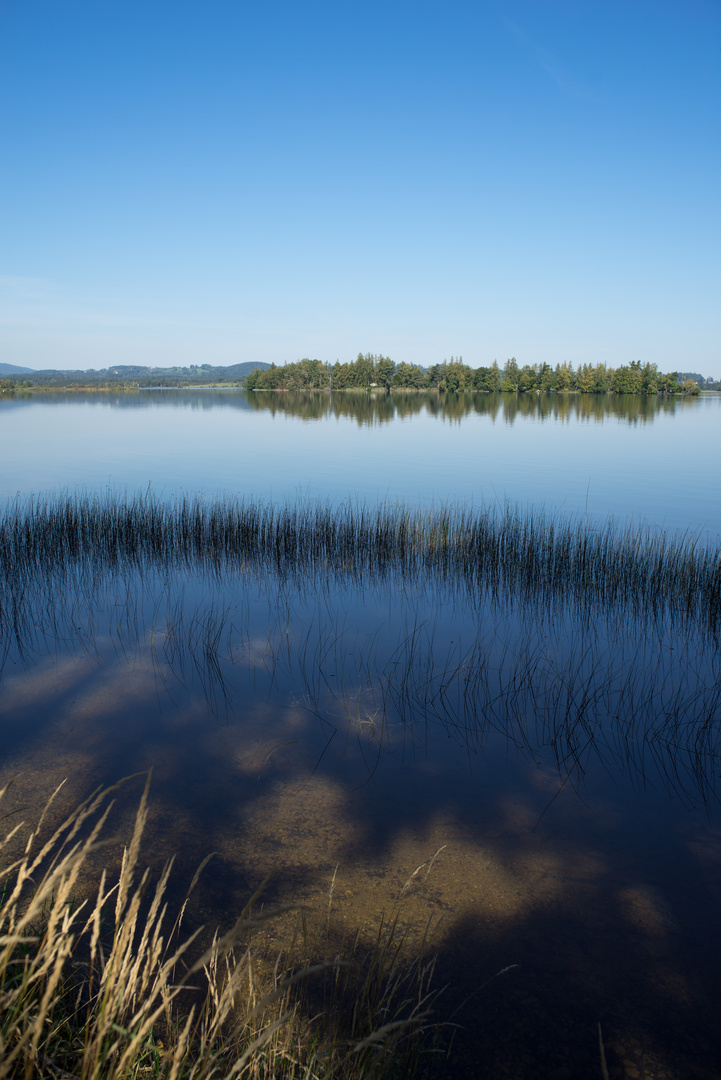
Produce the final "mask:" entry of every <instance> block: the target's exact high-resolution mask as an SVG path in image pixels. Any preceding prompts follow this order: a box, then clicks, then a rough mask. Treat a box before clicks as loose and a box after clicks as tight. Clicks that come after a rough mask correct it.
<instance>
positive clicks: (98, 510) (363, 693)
mask: <svg viewBox="0 0 721 1080" xmlns="http://www.w3.org/2000/svg"><path fill="white" fill-rule="evenodd" d="M0 575H1V577H0V581H1V584H0V670H1V669H2V667H3V666H5V665H6V664H7V663H8V662H9V661H12V663H14V664H19V665H21V666H23V665H24V666H28V665H30V664H32V663H34V662H35V660H36V659H37V658H38V657H41V656H43V655H46V656H52V655H54V654H57V652H58V650H66V651H67V650H70V651H71V652H72V651H73V650H76V651H77V650H80V651H82V652H83V653H85V654H86V655H87V656H88V657H92V658H93V662H95V663H103V662H105V658H113V662H117V660H118V658H122V657H125V658H126V659H127V662H128V663H131V662H133V663H134V662H135V660H136V659H137V658H138V657H140V656H145V657H147V658H148V660H149V662H152V665H153V670H155V671H156V672H157V673H158V679H159V680H160V682H161V683H164V682H166V681H167V680H171V681H172V682H174V683H180V684H183V685H189V683H190V682H193V681H194V682H196V683H197V684H198V685H199V686H200V688H201V693H202V694H203V695H204V696H205V698H206V700H207V702H208V706H209V708H210V709H211V711H215V712H217V711H221V712H223V711H225V712H227V711H228V710H233V709H234V708H235V703H236V702H237V701H238V700H239V697H240V698H242V696H243V695H244V694H246V693H248V689H247V686H246V684H244V683H243V673H244V672H246V671H251V670H252V672H253V680H254V681H253V684H252V687H253V688H252V689H251V691H250V692H251V693H256V692H263V693H266V694H272V695H273V696H274V698H277V700H278V701H279V702H283V701H285V702H286V703H288V702H291V701H292V702H295V703H297V704H301V705H302V707H303V708H304V709H306V710H307V711H308V712H309V713H310V714H311V715H312V716H314V717H317V718H318V720H319V722H320V723H321V725H322V726H323V731H324V732H325V733H326V734H325V735H324V736H323V737H324V738H327V741H328V743H330V742H331V741H332V739H333V737H334V734H335V733H337V732H338V730H339V729H340V728H341V727H342V726H343V725H350V727H351V728H352V729H353V730H354V731H355V732H356V733H357V734H358V736H359V738H360V737H361V734H362V736H363V738H368V737H370V738H371V741H372V742H373V746H374V752H375V753H376V754H380V753H382V752H383V750H384V749H385V748H386V747H392V746H394V745H398V743H402V744H403V745H409V746H412V745H415V742H416V740H417V739H418V738H419V737H420V736H421V733H422V732H424V731H425V732H428V730H429V727H430V728H433V727H437V728H438V729H439V730H440V731H443V732H444V733H445V734H446V735H447V736H448V737H449V738H450V739H451V740H452V743H453V744H456V745H459V746H462V747H463V748H464V749H465V751H466V752H476V751H478V750H479V749H481V748H482V747H483V745H484V741H485V740H486V739H487V738H488V737H489V735H490V733H492V732H496V733H500V734H501V736H502V737H503V738H504V739H506V740H507V741H508V743H509V745H511V746H513V747H515V748H516V750H517V751H518V752H519V753H522V754H528V755H530V756H532V757H534V758H535V756H536V755H537V753H538V752H539V751H540V748H546V749H547V750H550V752H551V753H552V755H553V757H554V758H555V761H556V764H557V767H558V769H559V772H560V774H561V776H562V777H563V778H568V777H570V776H573V777H575V778H578V777H580V776H582V775H583V772H584V769H585V765H586V763H587V762H588V761H589V759H590V758H591V757H596V758H598V759H600V760H602V761H603V762H604V764H605V765H608V763H609V762H610V761H614V762H616V767H618V768H619V769H621V770H622V771H624V772H629V773H630V774H632V775H633V774H635V775H639V776H640V777H642V778H643V777H644V775H645V774H646V772H647V770H648V769H649V768H650V767H651V766H653V770H654V771H655V773H656V774H657V775H658V777H659V778H660V780H661V782H662V783H664V784H667V785H668V786H669V787H670V788H672V789H674V790H676V791H682V792H683V793H684V797H686V798H688V799H690V800H692V801H693V800H696V799H698V798H701V799H706V798H709V797H712V793H713V790H714V788H715V780H714V777H715V776H716V775H717V773H718V768H717V765H718V758H719V751H720V750H721V746H720V745H719V736H720V734H721V732H720V731H719V719H720V718H721V641H720V637H721V635H720V633H719V631H720V630H721V623H720V622H719V616H720V615H721V557H720V554H719V550H718V546H717V545H712V544H710V543H706V544H704V543H702V542H701V539H700V537H698V536H678V537H671V536H668V535H666V534H664V533H662V532H658V531H655V530H650V529H644V528H643V527H628V526H627V527H620V526H617V525H615V524H614V523H613V522H608V523H606V524H605V525H601V526H595V525H592V524H590V523H587V522H585V521H582V520H563V519H560V518H558V517H549V516H546V515H545V514H543V513H542V512H539V511H532V510H529V511H528V512H526V513H523V512H521V511H519V510H518V509H517V508H514V507H506V508H505V509H503V510H489V509H484V508H481V509H476V510H471V509H468V508H462V507H458V506H438V507H434V508H430V509H426V510H423V509H416V510H409V509H407V508H405V507H403V506H392V505H381V506H377V507H371V506H366V505H362V504H361V505H356V504H351V503H348V504H344V505H341V506H337V507H333V506H330V505H327V504H321V503H313V502H299V503H297V504H294V505H279V506H274V505H272V504H270V503H263V502H255V501H242V502H233V501H230V500H217V501H206V500H200V499H198V500H191V499H179V500H177V501H174V502H163V501H160V500H158V499H156V498H154V497H153V496H152V495H150V494H147V495H144V496H137V497H135V498H130V499H129V498H123V497H116V496H113V495H111V494H108V495H105V496H98V497H93V496H80V495H78V496H66V497H59V498H55V499H46V500H29V501H26V502H22V501H20V502H17V503H15V504H14V505H12V506H11V507H9V508H8V509H7V510H6V511H5V513H4V515H3V517H2V519H1V520H0ZM259 672H263V673H265V674H264V675H263V678H264V679H266V680H267V686H266V689H265V691H260V689H259V688H258V685H257V683H256V681H255V680H257V679H258V678H260V675H259V674H258V673H259ZM164 673H167V674H164ZM243 687H245V689H243ZM354 718H355V719H354ZM423 738H427V736H423ZM340 741H341V742H342V740H340ZM344 745H345V744H344ZM323 752H325V751H323ZM369 767H370V766H369Z"/></svg>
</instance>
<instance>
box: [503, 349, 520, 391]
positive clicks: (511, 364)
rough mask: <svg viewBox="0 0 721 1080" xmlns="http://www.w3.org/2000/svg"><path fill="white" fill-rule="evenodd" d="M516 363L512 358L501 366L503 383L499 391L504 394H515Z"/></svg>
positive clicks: (517, 373) (513, 357) (517, 372)
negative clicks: (502, 391)
mask: <svg viewBox="0 0 721 1080" xmlns="http://www.w3.org/2000/svg"><path fill="white" fill-rule="evenodd" d="M518 378H519V371H518V361H517V360H516V358H515V356H512V357H511V359H510V360H506V362H505V364H504V365H503V382H502V383H501V390H504V391H505V392H506V393H515V392H516V390H518Z"/></svg>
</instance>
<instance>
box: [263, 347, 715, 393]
mask: <svg viewBox="0 0 721 1080" xmlns="http://www.w3.org/2000/svg"><path fill="white" fill-rule="evenodd" d="M245 388H246V390H367V389H372V388H379V389H382V390H385V391H391V390H439V391H451V392H453V391H474V390H477V391H486V392H500V393H513V394H515V393H527V392H530V391H543V392H546V393H552V392H559V393H565V392H571V391H575V392H578V393H582V394H607V393H614V394H679V393H685V394H698V392H699V390H698V386H697V385H696V384H695V383H694V382H692V381H691V380H687V381H685V382H680V381H679V376H678V372H675V371H673V372H671V373H669V374H665V375H664V374H663V373H662V372H660V371H659V370H658V368H657V367H656V365H655V364H641V362H640V361H639V360H633V361H632V362H631V363H630V364H624V365H622V366H621V367H617V368H612V367H608V366H607V365H606V364H597V365H596V366H592V365H590V364H582V365H580V366H579V367H578V368H576V369H574V367H573V365H572V364H568V363H565V362H564V363H562V364H556V366H555V367H552V366H551V365H550V364H546V363H544V364H524V365H523V367H521V366H520V365H519V364H518V361H517V360H516V359H515V357H511V359H510V360H506V362H505V364H504V365H503V367H502V368H501V367H500V366H499V365H498V363H497V362H496V361H495V360H494V362H493V364H492V365H491V366H490V367H479V368H472V367H469V366H468V365H467V364H464V363H463V357H460V356H459V357H457V358H455V357H453V356H452V357H451V359H450V360H444V361H443V363H442V364H433V365H432V366H431V367H429V368H423V367H421V366H420V365H419V364H408V363H405V362H401V363H400V364H394V363H393V361H392V360H391V359H390V357H388V356H382V355H374V354H373V353H358V357H357V358H356V359H355V360H354V361H352V362H351V363H345V364H341V363H340V361H336V362H335V364H329V363H325V364H324V363H321V361H320V360H309V359H308V358H305V359H303V360H298V361H297V362H296V363H294V364H285V365H284V366H283V367H277V366H276V365H275V364H271V365H270V367H269V368H267V369H266V370H265V371H261V370H259V369H257V368H256V369H255V370H254V371H252V372H251V373H250V375H248V377H247V378H246V380H245Z"/></svg>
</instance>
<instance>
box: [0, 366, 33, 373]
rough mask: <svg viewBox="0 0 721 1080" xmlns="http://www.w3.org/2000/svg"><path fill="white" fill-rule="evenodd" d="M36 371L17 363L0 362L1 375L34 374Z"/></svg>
mask: <svg viewBox="0 0 721 1080" xmlns="http://www.w3.org/2000/svg"><path fill="white" fill-rule="evenodd" d="M32 374H34V371H33V369H32V368H29V367H18V365H17V364H0V375H32Z"/></svg>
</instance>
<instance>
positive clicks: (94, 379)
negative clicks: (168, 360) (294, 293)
mask: <svg viewBox="0 0 721 1080" xmlns="http://www.w3.org/2000/svg"><path fill="white" fill-rule="evenodd" d="M5 367H10V365H5ZM269 367H270V364H266V363H265V362H263V361H261V360H258V361H255V360H247V361H245V362H244V363H242V364H230V365H228V366H226V367H220V366H218V367H214V366H213V365H212V364H200V365H198V364H191V365H190V367H165V368H161V367H142V366H141V365H139V364H113V365H111V366H110V367H107V368H100V369H97V370H96V369H95V368H89V369H85V370H83V369H80V368H78V369H76V370H74V371H73V370H64V369H61V368H52V369H49V370H47V371H32V370H31V369H30V368H14V369H13V370H12V371H9V372H8V374H12V375H18V374H25V375H29V376H31V377H30V378H28V379H27V380H25V381H27V382H29V383H31V384H32V385H34V386H98V385H100V386H108V385H112V386H117V385H132V386H138V387H150V386H193V385H198V384H206V385H207V384H208V383H234V384H235V383H238V382H242V381H244V380H245V378H246V377H247V376H248V375H250V373H251V371H253V370H254V368H260V369H261V370H262V371H265V370H267V368H269ZM1 372H2V367H0V373H1Z"/></svg>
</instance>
